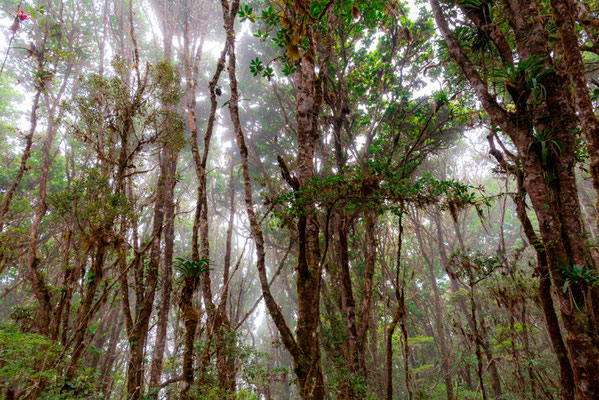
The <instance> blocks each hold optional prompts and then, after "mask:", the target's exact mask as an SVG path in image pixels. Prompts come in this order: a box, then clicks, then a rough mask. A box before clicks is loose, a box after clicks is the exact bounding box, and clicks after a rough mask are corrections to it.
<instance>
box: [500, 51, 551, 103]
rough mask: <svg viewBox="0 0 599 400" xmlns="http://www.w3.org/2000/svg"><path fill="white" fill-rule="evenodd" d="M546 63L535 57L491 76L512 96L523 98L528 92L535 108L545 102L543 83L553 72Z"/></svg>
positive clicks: (545, 93) (545, 92) (542, 59)
mask: <svg viewBox="0 0 599 400" xmlns="http://www.w3.org/2000/svg"><path fill="white" fill-rule="evenodd" d="M544 62H545V59H544V58H541V57H538V56H536V55H533V56H531V57H529V58H527V59H526V60H520V61H518V65H515V66H512V65H508V66H506V67H505V69H494V70H493V71H492V72H491V73H490V74H489V76H491V77H494V78H497V79H498V80H499V81H500V82H502V83H503V84H504V85H505V87H506V89H507V90H508V92H510V93H511V94H514V93H517V94H518V95H519V96H521V95H522V92H525V91H528V92H529V93H530V94H531V95H532V102H531V105H532V106H533V107H534V106H536V105H538V104H540V103H542V102H543V101H545V97H546V95H547V91H546V90H545V86H543V84H542V83H541V82H542V80H543V79H544V78H546V77H547V76H548V75H549V74H550V73H551V72H553V69H552V68H546V67H545V65H544ZM526 97H528V96H526ZM524 100H526V99H525V98H524Z"/></svg>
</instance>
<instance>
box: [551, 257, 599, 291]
mask: <svg viewBox="0 0 599 400" xmlns="http://www.w3.org/2000/svg"><path fill="white" fill-rule="evenodd" d="M560 272H561V273H562V275H564V276H565V278H566V279H565V280H564V286H563V288H562V290H563V291H564V293H565V292H567V291H568V287H570V285H583V286H586V287H595V286H597V285H599V271H596V270H594V269H591V268H588V267H587V266H585V265H576V264H574V265H572V268H566V267H561V268H560Z"/></svg>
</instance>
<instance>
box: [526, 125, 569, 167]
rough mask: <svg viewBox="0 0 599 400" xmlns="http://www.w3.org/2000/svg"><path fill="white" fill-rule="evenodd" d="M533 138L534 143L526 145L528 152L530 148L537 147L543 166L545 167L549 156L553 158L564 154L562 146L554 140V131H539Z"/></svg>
mask: <svg viewBox="0 0 599 400" xmlns="http://www.w3.org/2000/svg"><path fill="white" fill-rule="evenodd" d="M533 137H534V141H533V142H531V143H530V145H528V151H529V152H530V150H531V148H533V147H539V151H540V153H541V160H542V161H543V164H544V165H547V161H548V160H549V155H550V154H554V155H555V156H557V157H559V156H561V155H562V154H563V153H564V150H563V149H562V145H561V144H560V143H559V141H558V140H557V139H556V138H555V130H554V129H541V130H539V131H536V132H535V133H534V135H533Z"/></svg>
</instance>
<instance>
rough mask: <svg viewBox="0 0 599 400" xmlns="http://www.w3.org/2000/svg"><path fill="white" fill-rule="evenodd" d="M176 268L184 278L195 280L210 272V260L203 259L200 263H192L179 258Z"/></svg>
mask: <svg viewBox="0 0 599 400" xmlns="http://www.w3.org/2000/svg"><path fill="white" fill-rule="evenodd" d="M174 267H175V269H176V270H177V271H179V273H180V274H181V275H182V276H183V277H184V278H191V279H193V278H197V277H199V276H200V275H201V274H203V273H204V272H208V271H209V270H210V260H209V259H207V258H202V259H201V260H199V261H192V260H186V259H184V258H181V257H177V258H176V259H175V263H174Z"/></svg>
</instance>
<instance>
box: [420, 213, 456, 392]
mask: <svg viewBox="0 0 599 400" xmlns="http://www.w3.org/2000/svg"><path fill="white" fill-rule="evenodd" d="M414 229H415V231H416V238H417V239H418V245H419V246H420V251H421V252H422V255H423V256H424V261H425V262H426V265H427V266H428V278H429V281H430V284H431V288H432V290H433V306H434V313H433V315H434V318H435V327H436V330H437V338H438V341H439V353H440V354H439V355H440V357H441V369H442V370H443V379H444V380H445V394H446V396H447V400H453V399H454V394H453V383H452V381H451V370H450V364H449V357H450V354H449V350H448V348H447V333H446V331H445V324H444V323H443V320H444V313H443V309H442V307H441V296H440V295H439V287H438V285H437V277H436V274H435V268H434V264H433V261H432V260H431V259H430V258H429V256H428V254H426V251H425V248H424V242H423V240H422V233H421V232H420V223H419V221H416V223H415V225H414Z"/></svg>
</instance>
